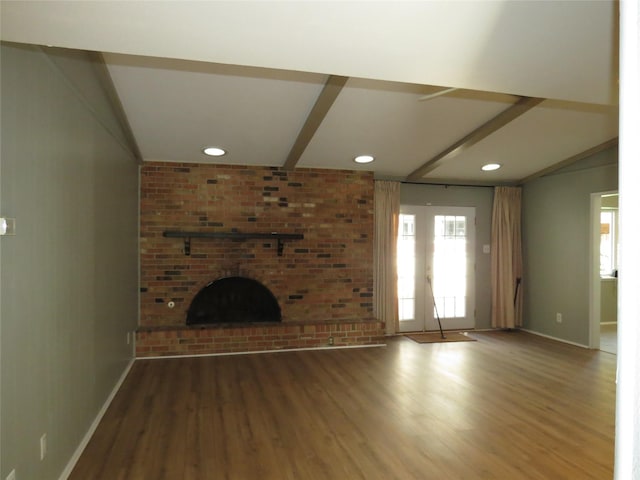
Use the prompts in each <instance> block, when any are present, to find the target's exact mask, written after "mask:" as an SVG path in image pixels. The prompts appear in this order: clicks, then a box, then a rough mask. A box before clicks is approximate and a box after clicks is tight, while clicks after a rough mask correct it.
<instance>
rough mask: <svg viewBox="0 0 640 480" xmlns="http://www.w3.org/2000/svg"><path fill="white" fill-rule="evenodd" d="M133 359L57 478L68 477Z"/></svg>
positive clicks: (60, 479)
mask: <svg viewBox="0 0 640 480" xmlns="http://www.w3.org/2000/svg"><path fill="white" fill-rule="evenodd" d="M135 361H136V359H135V358H132V359H131V360H130V361H129V364H128V365H127V367H126V368H125V369H124V371H123V372H122V375H120V378H119V379H118V381H117V382H116V384H115V386H114V387H113V390H111V393H110V394H109V396H108V397H107V400H106V401H105V402H104V404H103V405H102V408H101V409H100V411H99V412H98V415H97V416H96V418H95V419H94V420H93V423H92V424H91V426H90V427H89V430H87V433H86V434H85V436H84V438H83V439H82V441H81V442H80V445H78V448H76V451H75V452H73V455H72V456H71V459H70V460H69V462H68V463H67V466H66V467H65V469H64V470H63V471H62V473H61V474H60V478H59V480H67V478H69V475H71V472H72V471H73V469H74V467H75V466H76V463H78V459H79V458H80V455H82V452H83V451H84V449H85V448H86V447H87V445H88V443H89V440H91V437H92V436H93V434H94V433H95V431H96V429H97V428H98V424H99V423H100V420H102V417H103V416H104V414H105V413H106V412H107V409H108V408H109V405H111V402H112V401H113V398H114V397H115V396H116V393H118V390H120V387H121V386H122V382H124V379H125V378H127V375H128V374H129V370H131V367H132V366H133V362H135Z"/></svg>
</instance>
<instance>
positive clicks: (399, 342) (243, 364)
mask: <svg viewBox="0 0 640 480" xmlns="http://www.w3.org/2000/svg"><path fill="white" fill-rule="evenodd" d="M472 335H473V336H474V337H475V338H477V340H478V341H477V342H462V343H441V344H418V343H415V342H413V341H411V340H409V339H407V338H404V337H396V338H391V339H389V341H388V346H386V347H371V348H361V349H344V350H322V351H305V352H280V353H267V354H254V355H242V356H224V357H200V358H183V359H161V360H138V361H136V363H135V364H134V366H133V368H132V370H131V372H130V374H129V376H128V377H127V379H126V380H125V382H124V384H123V386H122V388H121V390H120V392H119V393H118V394H117V395H116V398H115V399H114V401H113V403H112V405H111V407H110V408H109V410H108V411H107V413H106V415H105V417H104V418H103V421H102V422H101V424H100V426H99V427H98V429H97V431H96V433H95V435H94V437H93V439H92V440H91V441H90V442H89V445H88V446H87V448H86V449H85V451H84V453H83V454H82V456H81V458H80V459H79V461H78V463H77V465H76V467H75V469H74V471H73V473H72V475H71V476H70V479H72V480H76V479H81V480H87V479H108V480H115V479H153V480H158V479H180V480H182V479H232V480H245V479H260V480H262V479H279V480H280V479H367V480H371V479H438V480H440V479H465V480H467V479H501V480H503V479H509V480H513V479H545V480H548V479H578V478H579V479H610V478H612V477H613V447H614V411H615V382H614V380H615V368H616V357H615V356H614V355H610V354H606V353H603V352H601V351H596V350H585V349H581V348H579V347H574V346H570V345H565V344H561V343H556V342H553V341H551V340H547V339H543V338H539V337H536V336H533V335H531V334H527V333H524V332H489V333H473V334H472Z"/></svg>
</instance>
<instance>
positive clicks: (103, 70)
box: [89, 52, 143, 165]
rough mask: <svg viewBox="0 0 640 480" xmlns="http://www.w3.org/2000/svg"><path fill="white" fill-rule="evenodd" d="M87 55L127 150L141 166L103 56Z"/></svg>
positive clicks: (128, 124) (131, 130)
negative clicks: (105, 95) (107, 99)
mask: <svg viewBox="0 0 640 480" xmlns="http://www.w3.org/2000/svg"><path fill="white" fill-rule="evenodd" d="M89 55H90V57H91V59H92V60H93V64H94V66H95V69H96V72H97V74H98V76H99V78H100V81H101V83H102V86H103V87H104V90H105V92H106V94H107V97H108V98H109V102H110V103H111V106H112V107H113V110H114V113H115V115H116V118H117V119H118V122H119V123H120V127H121V128H122V132H123V134H124V136H125V139H126V141H127V143H128V146H129V149H130V151H131V153H132V154H133V156H134V158H135V159H136V162H138V164H139V165H142V163H143V157H142V152H141V151H140V147H139V146H138V142H137V141H136V137H135V135H134V134H133V129H132V128H131V124H130V123H129V118H128V117H127V114H126V113H125V111H124V106H123V105H122V101H121V100H120V96H119V95H118V91H117V89H116V86H115V85H114V83H113V78H111V73H109V69H108V68H107V63H106V62H105V61H104V56H103V55H102V53H99V52H89Z"/></svg>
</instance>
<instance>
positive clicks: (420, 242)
mask: <svg viewBox="0 0 640 480" xmlns="http://www.w3.org/2000/svg"><path fill="white" fill-rule="evenodd" d="M400 212H401V213H403V214H409V215H415V216H416V249H418V248H422V249H423V251H424V252H425V255H424V258H423V259H422V260H423V261H424V263H425V265H421V266H420V267H418V266H416V277H418V275H419V274H420V272H422V273H423V274H424V289H423V290H424V293H423V298H422V299H419V294H418V293H417V290H418V285H416V293H415V302H416V303H415V305H414V317H415V318H414V320H407V322H412V323H413V325H408V327H411V329H399V331H400V332H402V333H404V332H410V331H427V330H428V331H431V330H436V329H437V328H438V323H437V319H436V317H435V315H433V314H431V315H428V314H427V312H429V311H431V312H433V310H434V304H433V298H432V295H431V288H430V286H429V285H428V283H427V281H426V276H427V274H428V275H430V276H431V277H432V278H433V265H431V266H430V268H429V269H427V268H426V264H427V263H432V260H427V254H426V252H427V249H428V248H430V247H429V245H432V242H433V238H427V237H428V236H429V235H428V234H429V232H431V236H433V228H431V229H429V228H427V227H426V226H423V227H422V226H421V227H418V218H419V217H420V216H422V217H423V220H424V218H425V217H426V218H435V216H436V215H443V214H447V215H463V216H465V217H466V218H467V219H468V225H469V229H468V232H470V233H471V234H470V235H468V236H467V238H470V239H471V241H472V245H467V248H466V251H467V292H466V305H465V309H466V316H465V317H464V318H465V319H467V318H468V319H470V320H471V323H472V326H471V327H469V326H464V327H462V326H453V327H451V328H449V330H457V329H469V328H475V325H476V296H475V293H476V284H475V283H476V277H475V265H476V263H475V262H476V259H475V254H476V252H475V242H476V225H475V222H476V207H474V206H461V205H401V207H400ZM419 231H420V232H422V234H423V235H424V238H422V239H418V238H417V237H418V232H419ZM419 301H421V305H420V306H419V305H418V302H419ZM418 312H420V313H421V314H422V319H421V320H420V319H419V318H418ZM444 318H445V317H442V318H441V320H442V319H444ZM460 318H463V317H460ZM402 323H403V322H401V323H400V325H402ZM418 323H419V324H421V326H420V328H419V330H415V327H416V325H417V324H418ZM431 324H433V325H431ZM431 327H434V328H431ZM442 327H443V329H447V325H446V324H443V325H442Z"/></svg>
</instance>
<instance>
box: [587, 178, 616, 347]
mask: <svg viewBox="0 0 640 480" xmlns="http://www.w3.org/2000/svg"><path fill="white" fill-rule="evenodd" d="M615 193H618V190H610V191H607V192H596V193H592V194H591V215H590V219H591V221H590V229H589V231H590V235H589V267H590V268H589V271H590V275H589V277H590V281H589V348H593V349H596V350H598V349H600V320H601V318H600V315H601V314H600V309H601V302H600V295H601V291H600V280H601V279H600V211H601V210H602V196H603V195H612V194H615Z"/></svg>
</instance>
